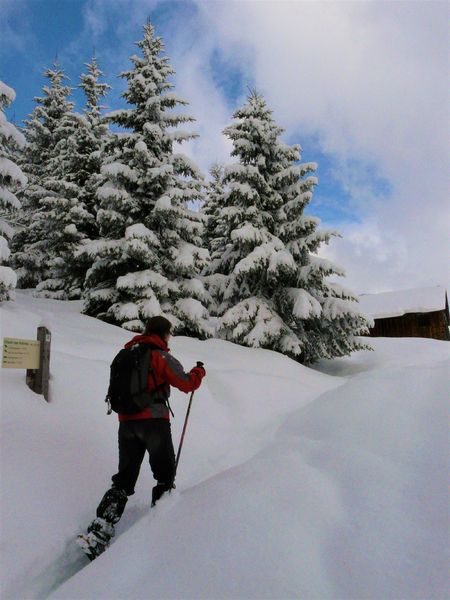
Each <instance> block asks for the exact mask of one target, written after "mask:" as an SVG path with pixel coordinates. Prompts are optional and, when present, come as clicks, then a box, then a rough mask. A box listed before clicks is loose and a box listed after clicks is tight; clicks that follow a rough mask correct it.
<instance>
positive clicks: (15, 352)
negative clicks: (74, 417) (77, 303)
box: [2, 327, 51, 402]
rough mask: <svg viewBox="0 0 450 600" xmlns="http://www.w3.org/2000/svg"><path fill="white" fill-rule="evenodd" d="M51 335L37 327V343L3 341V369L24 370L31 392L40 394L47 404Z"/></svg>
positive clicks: (45, 329)
mask: <svg viewBox="0 0 450 600" xmlns="http://www.w3.org/2000/svg"><path fill="white" fill-rule="evenodd" d="M50 342H51V333H50V331H49V330H48V329H47V328H46V327H38V330H37V341H36V340H22V339H17V338H4V339H3V360H2V367H3V368H4V369H26V370H27V377H26V381H27V385H28V387H29V388H30V389H32V390H33V392H36V393H37V394H42V395H43V396H44V398H45V399H46V400H47V402H48V392H49V389H48V388H49V385H48V382H49V378H50Z"/></svg>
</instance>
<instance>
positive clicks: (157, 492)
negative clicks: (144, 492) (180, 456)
mask: <svg viewBox="0 0 450 600" xmlns="http://www.w3.org/2000/svg"><path fill="white" fill-rule="evenodd" d="M174 488H175V485H174V484H173V483H163V482H162V481H158V483H157V484H156V485H155V487H154V488H153V490H152V506H155V504H156V503H157V501H158V500H159V499H160V498H161V496H162V495H163V494H164V493H165V492H169V491H170V490H173V489H174Z"/></svg>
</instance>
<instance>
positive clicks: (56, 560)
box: [0, 292, 450, 600]
mask: <svg viewBox="0 0 450 600" xmlns="http://www.w3.org/2000/svg"><path fill="white" fill-rule="evenodd" d="M79 308H80V305H79V303H77V302H58V301H51V300H43V299H34V298H32V297H31V296H30V295H28V294H27V293H23V292H19V293H18V294H17V301H16V302H14V303H12V302H10V303H6V304H4V305H3V306H2V307H1V326H2V331H1V333H2V337H3V336H10V337H25V338H34V336H35V331H36V327H37V326H38V325H40V324H45V325H46V326H47V327H49V329H50V330H51V331H52V358H51V371H52V380H51V402H50V403H49V404H47V403H45V401H43V400H42V398H41V397H39V396H37V395H35V394H34V393H33V392H31V391H30V390H28V388H27V387H26V386H25V384H24V373H23V372H21V371H15V370H6V369H4V370H3V371H2V372H1V376H2V380H1V390H2V399H1V423H2V443H1V456H0V460H1V506H0V508H1V527H2V549H1V574H2V590H1V597H2V599H11V600H23V599H28V598H29V599H32V598H33V599H34V598H47V597H52V598H60V599H63V598H64V599H70V600H81V599H83V600H91V599H92V600H94V599H95V600H99V599H105V600H106V599H108V600H116V599H117V600H119V599H120V600H122V599H127V600H131V599H136V600H138V599H139V600H143V599H162V598H164V599H166V598H167V599H169V598H173V599H175V598H177V599H188V598H189V599H191V598H192V599H231V598H233V599H234V598H242V599H244V598H245V599H246V598H255V599H263V598H273V599H285V598H302V599H305V598H318V599H325V598H336V599H338V598H339V599H353V598H354V599H360V598H371V599H372V598H373V599H377V600H378V599H394V598H408V599H413V598H436V599H441V598H445V597H447V592H446V590H447V587H446V586H447V582H446V580H445V566H446V564H447V560H448V535H447V534H448V512H447V504H446V499H447V498H446V489H445V474H446V473H445V471H446V470H447V469H446V468H447V467H448V464H447V463H448V452H447V450H448V441H447V430H446V417H447V409H446V402H447V398H448V392H449V384H448V374H449V370H448V368H449V362H450V345H449V344H448V343H446V342H438V341H434V340H417V339H408V340H404V339H400V340H395V339H374V340H373V346H374V348H375V352H360V353H358V354H357V355H354V356H353V357H351V358H348V359H340V360H334V361H324V362H322V363H321V364H319V365H318V366H317V367H316V368H315V369H314V370H313V369H307V368H305V367H302V366H301V365H299V364H297V363H295V362H294V361H291V360H290V359H288V358H286V357H283V356H281V355H279V354H276V353H273V352H270V351H265V350H251V349H247V348H242V347H239V346H235V345H233V344H231V343H228V342H222V341H218V340H209V341H206V342H200V341H197V340H192V339H188V338H182V337H181V338H175V339H174V340H173V343H172V351H173V353H174V355H175V356H176V357H177V358H179V359H180V360H181V362H182V363H183V364H184V365H185V367H186V368H190V367H191V366H192V365H193V364H195V361H196V360H204V361H205V363H206V366H207V379H206V380H205V384H204V385H203V386H202V388H201V389H200V390H199V391H198V392H196V395H195V398H194V403H193V408H192V412H191V419H190V423H189V428H188V432H187V435H186V439H185V445H184V448H183V453H182V456H181V462H180V469H179V475H178V478H177V490H176V491H175V492H174V493H172V494H171V495H170V496H169V497H167V498H165V499H163V500H162V501H161V502H160V503H159V504H158V505H157V507H156V508H155V509H153V510H151V511H150V510H149V508H148V506H149V498H150V490H151V487H152V484H153V480H152V478H151V475H150V473H149V468H148V466H147V464H145V465H143V468H142V471H141V478H140V481H139V483H138V486H137V491H136V494H135V495H134V496H133V497H131V498H130V500H129V503H128V506H127V510H126V512H125V514H124V516H123V518H122V520H121V522H120V523H119V525H118V526H117V536H116V538H115V540H114V542H113V544H112V546H111V548H110V549H109V550H108V551H107V552H106V553H105V554H103V555H102V556H101V557H99V558H98V559H97V560H96V561H95V562H94V563H92V564H90V563H88V562H87V559H85V558H84V557H83V556H81V555H80V553H79V551H78V548H77V547H75V546H74V544H73V538H74V536H75V535H76V534H77V533H78V532H79V531H80V530H82V529H83V528H85V527H86V525H87V524H88V522H89V521H90V520H91V518H92V517H93V515H94V511H95V507H96V505H97V503H98V501H99V499H100V498H101V496H102V494H103V492H104V491H105V489H106V488H107V487H108V485H109V478H110V476H111V475H112V474H113V473H114V472H115V470H116V466H117V464H116V463H117V456H116V429H117V422H116V419H115V417H114V416H110V417H107V416H106V414H105V408H104V403H103V401H102V400H103V397H104V394H105V389H106V384H107V378H108V370H109V369H108V365H109V363H110V361H111V359H112V357H113V356H114V354H115V353H116V352H117V350H118V348H119V347H120V346H121V345H122V344H123V343H124V342H125V341H127V340H128V339H129V338H130V334H129V333H128V332H126V331H124V330H122V329H119V328H116V327H112V326H109V325H106V324H104V323H101V322H99V321H96V320H94V319H91V318H89V317H85V316H82V315H80V314H79ZM186 400H187V396H186V395H185V394H182V393H178V392H174V396H173V402H172V405H173V408H174V410H175V413H176V418H175V420H174V422H173V434H174V442H175V444H177V443H178V440H179V437H180V431H181V427H182V424H183V419H184V414H185V408H186Z"/></svg>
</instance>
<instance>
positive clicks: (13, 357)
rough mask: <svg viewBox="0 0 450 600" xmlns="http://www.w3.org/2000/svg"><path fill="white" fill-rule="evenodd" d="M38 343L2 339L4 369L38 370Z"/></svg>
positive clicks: (34, 341)
mask: <svg viewBox="0 0 450 600" xmlns="http://www.w3.org/2000/svg"><path fill="white" fill-rule="evenodd" d="M39 348H40V342H37V341H36V340H20V339H17V338H3V361H2V367H3V368H4V369H39Z"/></svg>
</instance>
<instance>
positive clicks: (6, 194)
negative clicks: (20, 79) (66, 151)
mask: <svg viewBox="0 0 450 600" xmlns="http://www.w3.org/2000/svg"><path fill="white" fill-rule="evenodd" d="M15 97H16V93H15V91H14V90H13V89H12V88H10V87H9V86H7V85H6V84H5V83H4V82H3V81H0V302H2V301H3V300H9V299H11V298H12V294H13V290H14V288H15V287H16V283H17V276H16V274H15V272H14V271H13V269H11V267H9V266H8V259H9V256H10V250H9V246H8V239H10V238H11V237H12V235H13V232H14V229H13V227H11V224H10V223H9V220H10V217H11V214H12V213H13V212H15V211H16V210H17V209H19V208H20V202H19V200H18V199H17V196H16V194H15V193H14V192H15V191H16V188H17V187H18V186H23V185H25V184H26V182H27V179H26V177H25V175H24V174H23V173H22V170H21V169H20V168H19V167H18V166H17V164H16V162H15V160H14V159H15V156H16V152H17V151H18V150H19V149H22V148H23V147H24V146H25V137H24V136H23V134H22V133H21V132H20V131H18V130H17V129H16V127H15V126H14V125H13V124H12V123H9V122H8V120H7V118H6V114H5V109H6V108H7V107H8V106H9V105H10V104H11V103H12V102H14V100H15Z"/></svg>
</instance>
